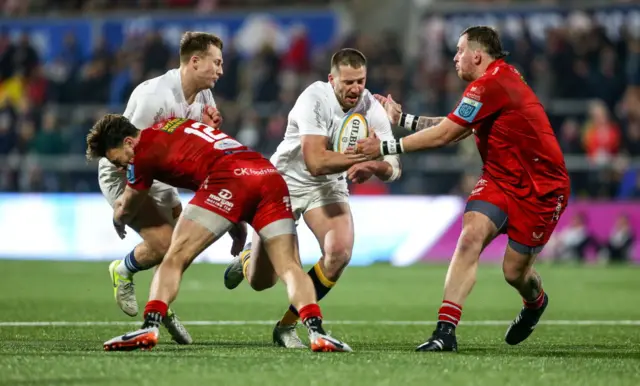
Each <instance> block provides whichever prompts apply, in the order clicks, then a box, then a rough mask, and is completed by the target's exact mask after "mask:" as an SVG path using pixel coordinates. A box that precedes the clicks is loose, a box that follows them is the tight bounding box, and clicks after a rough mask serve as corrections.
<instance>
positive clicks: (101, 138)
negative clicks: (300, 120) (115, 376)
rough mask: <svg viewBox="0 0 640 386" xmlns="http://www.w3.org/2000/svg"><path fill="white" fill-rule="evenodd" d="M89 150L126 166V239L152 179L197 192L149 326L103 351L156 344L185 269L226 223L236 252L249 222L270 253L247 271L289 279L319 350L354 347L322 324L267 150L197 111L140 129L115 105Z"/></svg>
mask: <svg viewBox="0 0 640 386" xmlns="http://www.w3.org/2000/svg"><path fill="white" fill-rule="evenodd" d="M87 156H88V158H90V159H94V158H99V157H106V158H107V159H108V160H109V161H110V162H111V163H112V164H114V165H116V166H119V167H123V168H127V187H126V188H125V191H124V193H123V195H122V197H121V198H120V199H118V200H117V202H116V203H115V205H114V217H113V221H114V224H115V226H116V231H117V232H118V235H119V236H120V237H121V238H123V237H124V236H125V224H126V223H127V221H129V220H130V219H132V218H133V217H134V216H135V215H136V212H137V210H138V209H139V208H140V206H141V204H142V203H143V202H144V201H145V199H147V198H148V192H149V188H150V187H151V185H152V183H153V181H154V180H158V181H161V182H164V183H167V184H169V185H171V186H174V187H177V188H183V189H190V190H193V191H194V192H195V196H194V197H193V198H192V199H191V201H190V202H189V204H188V205H187V207H186V208H185V209H184V211H183V212H182V214H181V215H180V217H179V219H178V222H177V224H176V227H175V230H174V232H173V237H172V239H171V245H170V247H169V250H168V252H167V254H166V255H165V257H164V259H163V260H162V263H161V264H160V265H159V267H158V270H157V272H156V273H155V275H154V277H153V280H152V282H151V291H150V294H149V302H148V303H147V305H146V307H145V311H144V323H143V325H142V327H141V328H140V329H139V330H137V331H134V332H131V333H127V334H125V335H122V336H118V337H115V338H113V339H111V340H109V341H107V342H105V343H104V348H105V350H133V349H136V348H142V349H150V348H153V347H154V346H155V345H156V344H157V342H158V336H159V329H158V327H159V326H160V324H161V323H162V320H163V318H164V317H165V316H166V314H167V309H168V306H169V305H170V304H171V302H172V301H173V300H174V299H175V298H176V296H177V294H178V289H179V286H180V281H181V279H182V274H183V272H184V271H185V270H186V269H187V268H188V267H189V265H190V264H191V262H192V261H193V260H194V259H195V258H196V256H198V255H199V254H200V253H201V252H202V251H203V250H204V249H206V248H207V247H208V246H210V245H211V244H212V243H213V242H215V241H216V240H217V239H218V238H220V237H221V236H223V235H224V234H225V233H227V232H229V234H230V235H231V237H232V238H233V245H232V247H231V254H232V255H237V254H239V253H240V252H241V251H242V248H243V246H244V243H245V241H246V237H247V230H246V223H249V224H251V226H252V227H253V229H254V230H255V231H256V232H257V233H258V235H259V236H260V238H261V241H262V242H263V248H264V250H265V252H266V255H265V258H263V260H264V261H259V262H258V261H256V264H257V265H259V266H260V269H259V270H254V272H253V277H251V276H250V277H248V278H247V279H248V280H249V281H252V280H260V279H261V277H262V276H268V277H269V278H271V277H273V276H275V275H277V276H278V277H280V279H282V281H283V282H284V283H285V285H286V286H287V291H288V294H289V301H290V302H292V304H293V305H294V306H295V307H296V308H297V309H298V310H300V318H301V320H302V321H303V323H304V325H305V326H306V327H307V329H308V331H309V339H310V342H311V348H312V350H313V351H351V349H350V348H349V346H348V345H346V344H345V343H342V342H340V341H339V340H336V339H334V338H331V337H330V336H328V334H326V333H325V332H324V329H323V327H322V314H321V312H320V308H319V306H318V305H317V303H316V295H315V290H314V287H313V284H312V282H311V279H310V278H309V276H308V275H307V274H306V273H305V272H304V271H303V270H302V267H301V264H300V256H299V254H298V242H297V237H296V232H295V224H294V220H293V213H292V211H291V201H290V198H289V190H288V189H287V185H286V183H285V181H284V180H283V178H282V177H281V176H280V174H279V173H278V171H277V170H276V169H275V168H274V167H273V165H272V164H271V163H270V162H269V161H268V160H267V159H266V158H264V157H262V155H261V154H260V153H257V152H255V151H252V150H250V149H248V148H247V147H245V146H244V145H242V144H241V143H239V142H238V141H236V140H235V139H233V138H231V137H229V136H228V135H226V134H224V133H223V132H221V131H220V130H218V129H215V128H213V127H210V126H208V125H206V124H204V123H202V122H198V121H194V120H191V119H170V120H166V121H163V122H160V123H158V124H156V125H154V126H152V127H150V128H149V129H147V130H142V131H140V130H138V129H137V128H136V127H135V126H134V125H133V124H132V123H131V122H130V121H129V120H128V119H127V118H125V117H123V116H121V115H115V114H109V115H106V116H104V117H103V118H102V119H101V120H100V121H98V122H97V123H96V124H95V125H94V127H93V128H92V130H91V132H90V133H89V135H88V136H87ZM272 282H273V283H276V282H277V281H276V280H272Z"/></svg>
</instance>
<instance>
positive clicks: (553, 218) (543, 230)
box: [467, 176, 570, 248]
mask: <svg viewBox="0 0 640 386" xmlns="http://www.w3.org/2000/svg"><path fill="white" fill-rule="evenodd" d="M569 193H570V189H569V188H568V187H567V188H562V189H558V190H557V191H555V192H553V193H550V194H548V195H547V196H545V197H531V198H526V199H522V198H516V197H514V196H513V195H511V194H509V193H507V192H505V191H503V190H502V189H501V188H500V187H499V186H498V184H496V183H495V182H494V181H493V180H492V179H491V178H490V177H487V176H483V177H482V178H480V180H479V181H478V183H477V184H476V186H475V188H474V189H473V191H472V192H471V194H470V195H469V200H468V202H467V211H469V210H473V211H479V212H482V213H484V214H486V215H487V216H488V217H489V218H491V219H492V220H493V221H494V223H496V226H497V227H498V228H499V230H500V231H501V232H502V233H506V234H507V235H508V236H509V239H510V240H513V241H515V242H517V243H519V244H521V245H523V246H527V247H533V248H536V247H542V246H544V245H545V244H546V243H547V242H548V241H549V238H550V237H551V234H552V233H553V231H554V229H555V228H556V225H557V224H558V220H559V219H560V216H561V215H562V213H563V212H564V210H565V209H566V208H567V204H568V200H569ZM482 202H484V203H489V204H491V205H482V204H484V203H482ZM496 207H497V209H499V210H497V209H495V208H496ZM485 208H486V209H485ZM500 211H502V212H503V213H499V212H500ZM485 212H487V213H485Z"/></svg>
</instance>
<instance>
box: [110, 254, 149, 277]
mask: <svg viewBox="0 0 640 386" xmlns="http://www.w3.org/2000/svg"><path fill="white" fill-rule="evenodd" d="M145 269H147V268H145V267H143V266H141V265H140V264H139V263H138V262H137V261H136V256H135V248H134V249H132V250H131V252H129V254H127V256H125V258H124V259H122V263H121V264H118V266H117V267H116V272H118V274H119V275H121V276H124V277H126V278H130V277H131V276H133V275H134V274H135V273H137V272H140V271H144V270H145Z"/></svg>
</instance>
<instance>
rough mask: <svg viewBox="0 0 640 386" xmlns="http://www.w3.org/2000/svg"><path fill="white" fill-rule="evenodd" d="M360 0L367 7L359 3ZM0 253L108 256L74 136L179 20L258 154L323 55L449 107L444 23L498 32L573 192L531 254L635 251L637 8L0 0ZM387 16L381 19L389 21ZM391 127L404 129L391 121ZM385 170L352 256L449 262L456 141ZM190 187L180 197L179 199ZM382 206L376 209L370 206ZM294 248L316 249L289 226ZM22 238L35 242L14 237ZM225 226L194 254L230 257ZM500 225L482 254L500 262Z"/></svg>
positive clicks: (117, 101)
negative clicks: (558, 150) (202, 36)
mask: <svg viewBox="0 0 640 386" xmlns="http://www.w3.org/2000/svg"><path fill="white" fill-rule="evenodd" d="M372 5H374V6H372ZM0 6H2V9H3V12H4V18H3V19H2V23H1V26H0V191H1V192H2V193H0V234H2V239H3V240H2V242H0V257H4V258H38V259H41V258H46V259H111V258H116V257H119V256H122V255H123V254H125V253H126V252H127V251H128V250H130V248H131V247H132V246H133V245H135V243H136V242H137V241H138V240H139V239H137V236H136V235H132V236H129V238H128V240H127V241H125V242H120V241H119V240H118V239H117V236H116V234H115V232H113V230H112V228H111V224H110V208H109V207H108V205H107V204H106V202H105V201H104V200H103V199H102V198H101V197H100V195H99V189H98V184H97V178H96V165H95V164H93V163H87V162H85V160H84V158H83V153H84V150H85V144H84V138H85V134H86V132H87V130H88V128H89V127H90V126H91V125H92V123H93V122H94V120H95V119H96V117H99V116H100V115H102V114H104V113H105V112H122V111H123V110H124V106H125V104H126V101H127V99H128V96H129V95H130V93H131V91H132V89H133V88H134V87H135V86H136V85H137V84H138V83H139V82H141V81H142V80H144V79H147V78H150V77H154V76H157V75H159V74H161V73H163V72H165V71H166V70H167V69H169V68H173V67H176V66H177V53H176V52H177V47H176V44H177V42H178V41H179V38H180V35H181V34H182V33H183V32H184V31H185V30H203V31H210V32H214V33H217V34H219V35H220V36H221V37H222V38H223V39H224V41H225V50H224V56H225V68H224V70H225V74H224V76H223V78H222V80H221V81H220V82H219V83H218V84H217V85H216V87H215V90H214V95H215V98H216V101H217V103H218V105H219V108H220V110H221V112H222V114H223V116H224V119H225V123H224V129H225V131H227V132H229V133H230V134H232V135H234V136H236V137H237V138H238V139H239V140H241V141H242V142H243V143H245V144H247V145H249V146H251V147H253V148H255V149H257V150H259V151H261V152H262V153H263V154H265V155H266V156H269V155H270V154H271V153H272V152H273V151H274V149H275V147H276V146H277V144H278V143H279V141H280V140H281V138H282V136H283V133H284V129H285V125H286V117H287V113H288V111H289V109H290V107H291V106H292V105H293V103H294V102H295V99H296V97H297V95H298V93H299V92H300V90H301V89H303V88H304V87H305V86H306V85H307V84H309V83H310V82H312V81H314V80H317V79H326V74H327V71H328V68H327V67H328V60H329V58H330V55H331V52H332V51H333V50H335V49H336V48H338V47H344V46H352V47H356V48H358V49H360V50H362V51H363V52H364V53H365V54H366V55H367V56H368V58H369V61H370V62H369V63H370V64H369V77H368V82H367V87H368V88H369V89H370V90H371V91H372V92H374V93H382V94H387V93H391V94H392V95H394V97H395V98H396V99H397V100H399V101H400V102H401V103H402V104H403V106H404V108H405V110H406V111H408V112H412V113H415V114H423V115H430V116H440V115H444V114H446V113H448V112H449V111H450V109H451V108H452V106H454V105H455V103H456V98H458V97H459V95H460V93H461V91H462V90H463V88H464V84H463V83H462V82H461V81H460V80H458V78H457V77H456V75H455V71H454V68H453V65H452V56H453V52H454V49H455V43H456V39H457V36H458V34H459V33H460V31H461V30H462V29H463V28H464V27H466V26H468V25H471V24H491V25H495V26H497V27H499V28H500V30H501V32H502V37H503V40H504V43H505V46H506V47H505V48H506V49H507V50H509V51H510V52H511V56H510V57H509V61H510V62H512V63H514V64H516V65H517V66H518V68H520V70H521V71H522V72H523V74H524V76H525V78H526V79H527V81H528V82H529V84H530V85H531V86H532V87H533V88H534V90H535V91H536V92H537V94H538V95H539V97H540V99H541V100H542V102H543V103H544V104H545V106H546V109H547V111H548V113H549V115H550V118H551V121H552V123H553V127H554V128H555V130H556V131H557V134H558V139H559V141H560V144H561V146H562V148H563V150H564V152H565V154H566V159H567V164H568V167H569V168H570V171H571V177H572V183H573V195H572V197H571V205H570V206H569V208H570V209H569V211H568V213H567V214H566V215H565V216H564V218H563V220H562V223H561V226H560V230H561V231H562V230H565V232H558V235H557V236H559V237H556V238H555V240H554V242H553V243H552V245H550V246H549V247H548V248H547V249H546V251H545V256H546V257H547V258H559V257H563V258H570V257H572V256H573V257H579V258H580V259H582V258H585V259H586V260H597V259H599V258H600V259H605V260H606V259H607V258H611V259H618V260H636V261H638V260H639V259H640V250H637V249H635V246H634V245H631V244H632V242H633V238H634V237H635V234H636V232H637V230H638V229H639V228H640V209H638V206H637V205H635V204H634V201H633V200H635V199H637V198H638V197H640V178H639V174H638V168H639V165H640V162H639V160H640V158H639V157H640V5H638V3H637V2H630V1H613V2H612V1H603V2H586V1H580V2H578V1H541V2H527V1H471V2H455V1H454V2H451V1H446V2H443V1H428V0H425V1H395V2H387V1H379V0H359V1H356V0H354V1H324V0H314V1H307V2H305V5H304V6H303V7H300V6H299V5H297V4H296V2H294V1H277V2H276V1H268V0H242V1H223V0H220V1H215V0H193V1H191V0H166V1H151V0H150V1H143V0H140V1H135V0H126V1H124V0H123V1H116V2H113V1H111V2H107V1H43V0H30V1H11V0H5V1H0ZM389 15H393V17H390V16H389ZM396 134H397V135H399V136H400V135H406V132H403V130H402V129H397V130H396ZM402 161H403V168H404V174H403V177H402V179H401V180H400V181H397V182H395V183H392V184H383V183H381V182H379V181H377V180H375V179H373V180H372V181H371V182H369V183H366V184H362V185H355V186H351V190H352V194H353V199H352V203H353V208H354V215H355V224H356V245H355V250H354V259H353V264H369V263H371V262H374V261H392V262H393V263H394V264H398V265H405V264H410V263H413V262H416V261H419V260H429V259H439V260H443V259H447V258H448V257H449V256H450V255H451V252H452V250H453V248H454V246H455V239H456V236H457V232H458V230H459V225H460V215H461V211H462V209H463V204H464V201H463V199H464V196H465V195H466V194H467V193H468V192H469V191H470V190H471V188H472V187H473V185H474V184H475V181H476V179H477V177H478V172H479V169H480V160H479V156H478V155H477V151H476V149H475V144H474V142H473V141H472V140H468V141H464V142H463V143H461V144H460V145H457V146H450V147H447V148H443V149H439V150H436V151H431V152H425V153H421V154H411V155H404V156H403V157H402ZM189 196H190V193H185V195H184V199H185V200H188V198H189ZM383 206H387V207H390V208H393V211H392V213H393V215H389V211H388V210H385V215H384V216H383V215H382V214H380V213H379V210H377V208H382V207H383ZM303 228H304V229H303V230H302V234H301V245H302V254H303V258H304V260H305V262H311V261H314V260H315V259H316V257H317V256H318V253H319V250H318V248H317V247H316V245H315V244H316V243H315V242H313V239H312V236H311V234H310V233H309V232H307V231H306V230H305V229H306V228H305V227H303ZM33 234H38V237H39V239H40V242H38V243H33V242H29V239H30V238H31V237H32V235H33ZM228 243H229V240H228V238H225V239H224V240H223V242H221V243H219V244H218V245H217V247H214V248H213V249H210V250H208V251H207V252H206V253H205V254H203V256H202V257H201V259H200V260H209V261H217V262H224V261H227V260H228V259H229V256H228V253H227V252H226V251H227V250H228ZM503 246H504V239H501V240H500V241H499V242H498V243H496V244H494V245H493V246H492V247H491V248H489V249H488V250H487V251H486V252H485V260H491V259H499V258H500V256H501V253H502V247H503Z"/></svg>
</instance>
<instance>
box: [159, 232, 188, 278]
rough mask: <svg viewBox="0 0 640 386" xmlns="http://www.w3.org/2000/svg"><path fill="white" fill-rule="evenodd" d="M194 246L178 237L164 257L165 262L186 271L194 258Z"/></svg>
mask: <svg viewBox="0 0 640 386" xmlns="http://www.w3.org/2000/svg"><path fill="white" fill-rule="evenodd" d="M192 249H193V248H192V247H190V246H189V244H188V243H186V242H183V241H182V240H180V239H178V240H175V241H174V242H173V244H171V247H170V248H169V249H168V251H167V254H166V255H165V257H164V260H163V262H162V263H163V264H166V265H171V266H174V267H176V268H179V269H181V270H182V271H184V270H185V269H187V267H188V266H189V264H190V263H191V260H192V255H193V250H192Z"/></svg>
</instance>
